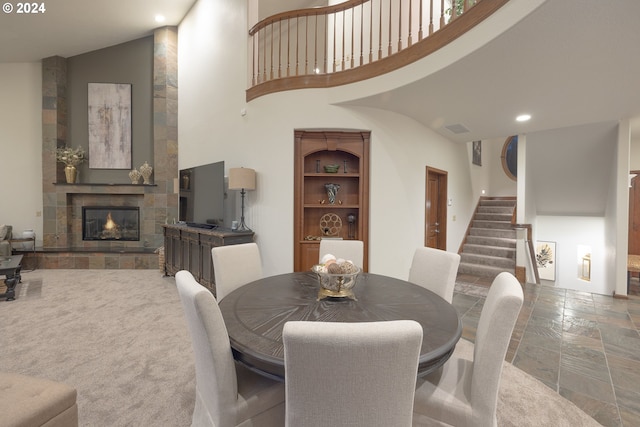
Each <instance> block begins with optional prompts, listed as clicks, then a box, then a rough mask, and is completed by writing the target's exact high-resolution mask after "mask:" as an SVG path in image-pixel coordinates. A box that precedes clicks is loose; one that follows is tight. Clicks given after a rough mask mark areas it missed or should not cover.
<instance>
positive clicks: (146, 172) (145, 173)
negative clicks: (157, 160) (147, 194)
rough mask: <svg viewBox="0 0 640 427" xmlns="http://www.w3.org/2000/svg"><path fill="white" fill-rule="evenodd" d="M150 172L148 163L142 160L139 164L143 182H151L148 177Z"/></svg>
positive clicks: (151, 170)
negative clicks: (141, 163) (142, 162)
mask: <svg viewBox="0 0 640 427" xmlns="http://www.w3.org/2000/svg"><path fill="white" fill-rule="evenodd" d="M152 172H153V168H152V167H151V166H149V163H147V162H144V164H143V165H142V166H140V174H141V175H142V178H143V179H144V183H145V184H151V182H150V181H149V178H150V177H151V173H152Z"/></svg>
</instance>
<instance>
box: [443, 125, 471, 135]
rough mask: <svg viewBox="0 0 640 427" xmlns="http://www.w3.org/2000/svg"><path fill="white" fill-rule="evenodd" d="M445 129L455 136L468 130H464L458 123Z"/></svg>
mask: <svg viewBox="0 0 640 427" xmlns="http://www.w3.org/2000/svg"><path fill="white" fill-rule="evenodd" d="M445 128H447V129H449V132H452V133H455V134H456V135H457V134H459V133H468V132H469V129H467V128H466V126H465V125H461V124H460V123H456V124H455V125H448V126H445Z"/></svg>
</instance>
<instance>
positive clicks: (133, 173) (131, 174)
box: [129, 169, 142, 184]
mask: <svg viewBox="0 0 640 427" xmlns="http://www.w3.org/2000/svg"><path fill="white" fill-rule="evenodd" d="M141 176H142V174H141V173H140V172H138V169H133V170H132V171H131V172H129V178H130V179H131V183H132V184H137V183H138V182H140V177H141Z"/></svg>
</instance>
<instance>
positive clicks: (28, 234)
mask: <svg viewBox="0 0 640 427" xmlns="http://www.w3.org/2000/svg"><path fill="white" fill-rule="evenodd" d="M22 238H23V239H30V241H28V242H23V243H22V249H24V250H25V251H32V250H33V246H34V242H35V241H36V233H35V231H33V230H31V229H29V230H24V231H23V232H22Z"/></svg>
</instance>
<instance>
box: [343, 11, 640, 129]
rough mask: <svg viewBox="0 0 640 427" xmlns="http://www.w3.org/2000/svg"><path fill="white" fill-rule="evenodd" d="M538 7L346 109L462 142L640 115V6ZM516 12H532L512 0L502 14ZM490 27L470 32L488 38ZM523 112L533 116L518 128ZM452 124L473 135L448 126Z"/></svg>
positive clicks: (350, 101) (353, 100)
mask: <svg viewBox="0 0 640 427" xmlns="http://www.w3.org/2000/svg"><path fill="white" fill-rule="evenodd" d="M528 1H529V0H528ZM531 3H535V2H534V1H531ZM537 3H542V5H541V6H539V7H538V8H537V9H535V10H533V12H531V13H529V14H528V15H527V16H525V17H524V18H523V19H521V20H520V21H519V22H517V23H515V25H513V26H512V27H511V28H509V29H507V30H506V31H504V32H502V33H500V34H499V35H497V36H496V37H495V38H493V39H492V40H489V41H488V42H487V43H486V44H484V45H483V46H480V47H479V48H477V49H475V50H473V51H471V52H470V53H469V54H467V55H466V56H464V57H462V58H460V59H458V60H456V61H455V62H453V63H451V64H448V65H446V66H444V67H440V68H439V69H437V71H435V72H433V73H431V74H418V73H416V75H415V79H414V80H413V82H411V81H410V80H409V79H406V78H405V81H403V84H404V85H403V86H396V87H392V88H391V89H388V90H382V91H381V92H380V93H377V94H373V95H371V94H370V93H369V94H366V95H364V96H362V97H359V98H358V97H356V96H353V95H350V98H351V99H346V98H347V97H345V99H344V101H343V102H342V103H344V104H349V105H358V106H367V107H374V108H382V109H386V110H390V111H394V112H398V113H401V114H404V115H406V116H409V117H413V118H414V119H415V120H417V121H419V122H421V123H423V124H425V125H426V126H428V127H430V128H432V129H434V130H435V131H437V132H439V133H440V134H442V135H443V136H445V137H446V138H448V139H451V140H454V141H458V142H468V141H472V140H478V139H487V138H496V137H506V136H509V135H515V134H520V133H530V132H535V131H541V130H548V129H555V128H561V127H567V126H575V125H581V124H585V123H595V122H602V121H608V120H619V119H628V118H635V117H638V116H639V115H640V90H639V89H640V88H639V86H640V83H639V81H640V50H639V46H640V30H639V29H638V18H639V17H640V1H638V0H611V1H600V0H547V1H544V2H541V1H537ZM517 7H526V5H525V3H524V2H519V3H518V2H513V1H512V2H510V3H508V4H507V5H505V6H504V7H503V9H504V10H501V11H498V13H501V12H504V13H505V14H506V10H507V8H510V9H512V10H513V9H515V8H517ZM516 15H517V14H516ZM484 24H487V22H483V23H481V24H480V25H479V26H478V27H477V29H474V30H472V31H477V34H480V35H484V30H485V29H483V28H482V25H484ZM471 34H472V33H470V34H469V35H471ZM445 49H446V48H445ZM443 56H444V55H443ZM428 60H429V59H428V58H427V59H426V61H428ZM434 68H436V67H434ZM522 113H528V114H531V115H532V119H531V120H530V121H529V122H526V123H517V122H516V121H515V117H516V116H517V115H518V114H522ZM456 125H462V126H463V127H464V128H466V129H468V130H469V131H468V132H462V133H455V132H452V131H451V130H449V129H448V127H451V126H456ZM632 125H633V126H632V129H635V128H636V127H637V120H636V119H633V120H632ZM456 127H457V126H456ZM454 129H455V128H454ZM458 129H459V128H458Z"/></svg>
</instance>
